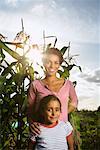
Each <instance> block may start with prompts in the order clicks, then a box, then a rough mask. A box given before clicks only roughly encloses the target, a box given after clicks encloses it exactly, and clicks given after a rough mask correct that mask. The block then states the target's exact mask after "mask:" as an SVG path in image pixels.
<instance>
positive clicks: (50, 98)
mask: <svg viewBox="0 0 100 150" xmlns="http://www.w3.org/2000/svg"><path fill="white" fill-rule="evenodd" d="M50 101H58V102H59V105H60V110H61V102H60V100H59V98H58V97H56V96H55V95H48V96H45V97H43V98H42V99H41V101H40V103H39V107H38V121H39V122H43V121H44V120H43V116H42V114H43V113H44V111H45V109H46V106H47V104H48V103H49V102H50Z"/></svg>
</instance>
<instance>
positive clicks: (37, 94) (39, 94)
mask: <svg viewBox="0 0 100 150" xmlns="http://www.w3.org/2000/svg"><path fill="white" fill-rule="evenodd" d="M51 94H54V95H55V96H57V97H58V98H59V99H60V101H61V105H62V108H61V109H62V112H61V116H60V120H63V121H67V120H68V101H69V97H70V99H71V105H73V106H74V107H77V102H78V100H77V95H76V92H75V88H74V86H73V83H72V82H71V81H69V80H65V83H64V85H63V86H62V87H61V88H60V90H59V91H58V92H53V91H51V90H50V89H49V88H48V87H47V86H46V85H44V83H43V82H42V81H41V80H34V81H33V82H32V83H31V85H30V88H29V93H28V103H29V111H30V113H31V110H32V109H33V106H34V105H35V107H34V108H35V110H36V111H37V109H38V104H39V101H40V100H41V99H42V98H43V97H44V96H47V95H51Z"/></svg>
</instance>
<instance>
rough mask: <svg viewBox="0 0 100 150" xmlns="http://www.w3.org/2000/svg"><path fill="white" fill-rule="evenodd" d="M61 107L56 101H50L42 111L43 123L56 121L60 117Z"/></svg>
mask: <svg viewBox="0 0 100 150" xmlns="http://www.w3.org/2000/svg"><path fill="white" fill-rule="evenodd" d="M60 113H61V108H60V104H59V102H58V101H50V102H49V103H48V104H47V106H46V109H45V112H44V121H45V124H53V123H56V122H57V121H58V119H59V117H60Z"/></svg>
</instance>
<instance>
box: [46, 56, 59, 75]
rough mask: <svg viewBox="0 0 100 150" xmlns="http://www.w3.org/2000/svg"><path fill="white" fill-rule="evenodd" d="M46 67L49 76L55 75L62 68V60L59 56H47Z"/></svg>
mask: <svg viewBox="0 0 100 150" xmlns="http://www.w3.org/2000/svg"><path fill="white" fill-rule="evenodd" d="M44 67H45V70H46V74H47V75H55V74H56V73H57V71H58V69H59V67H60V60H59V57H58V56H57V55H54V54H50V55H46V57H45V62H44Z"/></svg>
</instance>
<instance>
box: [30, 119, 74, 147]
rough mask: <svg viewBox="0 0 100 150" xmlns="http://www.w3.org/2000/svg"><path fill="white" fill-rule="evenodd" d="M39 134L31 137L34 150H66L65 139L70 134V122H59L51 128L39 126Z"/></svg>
mask: <svg viewBox="0 0 100 150" xmlns="http://www.w3.org/2000/svg"><path fill="white" fill-rule="evenodd" d="M40 129H41V134H40V135H38V136H37V137H34V136H31V137H30V138H31V140H32V142H36V147H35V150H68V145H67V137H68V136H70V135H71V133H72V130H73V128H72V126H71V124H70V122H68V121H67V122H66V123H65V122H63V121H59V122H58V123H57V124H56V125H55V126H53V127H47V126H46V125H45V126H44V125H42V124H41V125H40Z"/></svg>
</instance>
